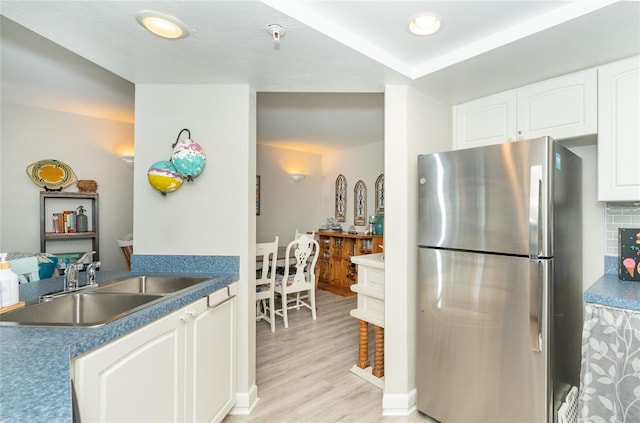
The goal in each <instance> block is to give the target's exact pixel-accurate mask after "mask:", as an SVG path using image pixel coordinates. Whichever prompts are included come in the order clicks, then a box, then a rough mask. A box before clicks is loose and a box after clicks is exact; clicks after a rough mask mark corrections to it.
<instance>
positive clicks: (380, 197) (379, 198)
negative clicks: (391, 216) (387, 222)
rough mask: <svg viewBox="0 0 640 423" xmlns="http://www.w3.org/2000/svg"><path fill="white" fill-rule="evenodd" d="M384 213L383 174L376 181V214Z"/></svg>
mask: <svg viewBox="0 0 640 423" xmlns="http://www.w3.org/2000/svg"><path fill="white" fill-rule="evenodd" d="M380 213H384V173H381V174H380V176H378V179H376V214H380Z"/></svg>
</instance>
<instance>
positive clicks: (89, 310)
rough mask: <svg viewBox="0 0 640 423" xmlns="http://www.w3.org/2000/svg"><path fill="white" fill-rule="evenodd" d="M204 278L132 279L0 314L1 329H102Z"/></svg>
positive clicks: (71, 293) (66, 294)
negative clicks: (59, 327) (22, 327)
mask: <svg viewBox="0 0 640 423" xmlns="http://www.w3.org/2000/svg"><path fill="white" fill-rule="evenodd" d="M209 279H210V278H208V277H204V276H135V277H125V278H120V279H114V280H112V281H107V282H103V283H101V284H100V285H99V286H97V287H95V288H94V287H89V288H86V290H82V291H75V292H69V293H64V294H62V295H54V296H49V298H52V299H51V300H49V301H46V302H40V303H38V304H33V305H30V306H27V307H24V308H21V309H18V310H15V311H10V312H7V313H4V314H0V325H2V326H84V327H93V326H101V325H104V324H106V323H109V322H112V321H114V320H116V319H120V318H122V317H125V316H127V315H129V314H131V313H133V312H135V311H138V310H141V309H143V308H145V307H148V306H150V305H152V304H155V303H157V302H159V301H161V300H162V299H164V298H166V297H168V296H171V295H175V294H178V293H179V292H180V291H182V290H185V289H187V288H191V287H193V286H195V285H197V284H199V283H202V282H204V281H207V280H209ZM46 297H47V296H45V298H46Z"/></svg>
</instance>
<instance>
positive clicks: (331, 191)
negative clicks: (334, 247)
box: [318, 142, 386, 232]
mask: <svg viewBox="0 0 640 423" xmlns="http://www.w3.org/2000/svg"><path fill="white" fill-rule="evenodd" d="M381 173H384V144H383V143H382V142H376V143H372V144H367V145H364V146H361V147H356V148H351V149H346V150H340V151H334V152H328V153H325V154H324V155H323V156H322V174H323V175H324V180H323V182H322V211H321V213H320V221H319V222H318V227H320V225H324V224H326V223H327V217H335V196H336V178H337V177H338V175H339V174H343V175H344V176H345V178H346V179H347V204H346V206H347V210H346V211H347V213H346V219H345V221H344V222H343V223H341V224H342V229H344V230H345V231H346V230H348V229H349V227H350V226H351V225H353V224H354V221H353V217H354V213H353V207H354V198H355V196H354V191H353V190H354V188H355V185H356V182H358V181H359V180H362V181H363V182H364V184H365V185H366V187H367V216H373V215H375V214H376V213H375V212H376V209H375V198H376V197H375V193H376V191H375V182H376V179H377V178H378V176H379V175H380V174H381ZM385 190H386V188H385ZM365 229H366V224H365V225H359V226H356V230H357V231H358V232H364V230H365Z"/></svg>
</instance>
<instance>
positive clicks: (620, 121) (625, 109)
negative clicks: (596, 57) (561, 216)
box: [598, 56, 640, 201]
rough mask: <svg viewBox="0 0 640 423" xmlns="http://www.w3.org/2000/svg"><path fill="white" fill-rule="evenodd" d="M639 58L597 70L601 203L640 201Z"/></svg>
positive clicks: (599, 193)
mask: <svg viewBox="0 0 640 423" xmlns="http://www.w3.org/2000/svg"><path fill="white" fill-rule="evenodd" d="M638 116H640V56H637V57H633V58H631V59H627V60H622V61H619V62H615V63H611V64H609V65H606V66H602V67H601V68H599V69H598V129H599V130H598V200H599V201H640V120H639V118H638Z"/></svg>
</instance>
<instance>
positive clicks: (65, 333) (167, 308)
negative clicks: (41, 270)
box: [0, 256, 238, 422]
mask: <svg viewBox="0 0 640 423" xmlns="http://www.w3.org/2000/svg"><path fill="white" fill-rule="evenodd" d="M174 257H180V256H174ZM177 260H178V261H180V260H179V259H177ZM204 260H205V261H207V259H206V258H205V259H204ZM197 261H198V260H196V262H197ZM169 262H171V261H170V260H169ZM209 262H210V260H209ZM223 262H224V264H225V265H223V266H204V267H203V266H200V267H199V269H198V271H194V268H193V267H192V266H185V267H184V268H182V269H181V270H183V271H180V272H176V271H169V272H168V271H165V272H163V271H162V266H161V267H157V263H156V262H155V259H151V260H148V261H147V260H145V259H144V257H143V258H142V259H140V260H138V264H139V265H138V267H137V268H134V269H135V272H131V273H129V272H98V273H97V281H98V283H101V282H104V281H107V280H112V279H115V278H118V277H121V276H124V275H128V274H132V275H135V274H141V273H144V274H160V275H169V274H180V275H190V274H193V275H198V276H208V277H210V278H211V279H210V280H209V281H206V282H203V283H201V284H198V285H195V286H193V287H192V288H190V289H188V290H184V291H183V292H180V293H178V294H176V295H173V296H169V297H167V298H166V299H165V300H163V301H161V302H159V303H157V304H153V305H151V306H149V307H147V308H144V309H142V310H139V311H137V312H134V313H131V314H130V315H128V316H126V317H123V318H121V319H118V320H115V321H113V322H111V323H108V324H106V325H104V326H100V327H95V328H87V327H65V328H62V327H26V326H20V327H9V326H3V327H0V422H17V421H23V422H24V421H28V422H70V421H71V420H72V407H71V379H70V363H71V359H72V358H74V357H76V356H78V355H80V354H83V353H85V352H87V351H89V350H92V349H94V348H96V347H99V346H101V345H103V344H105V343H107V342H109V341H111V340H113V339H115V338H117V337H120V336H122V335H124V334H126V333H128V332H131V331H132V330H135V329H137V328H139V327H141V326H143V325H145V324H147V323H149V322H151V321H154V320H156V319H158V318H160V317H162V316H165V315H167V314H169V313H171V312H172V311H174V310H177V309H179V308H180V307H183V306H185V305H187V304H189V303H192V302H194V301H196V300H198V299H199V298H202V297H204V296H206V295H208V294H210V293H212V292H214V291H217V290H219V289H221V288H224V287H225V286H227V285H229V284H230V283H232V282H234V281H237V280H238V259H237V257H230V258H226V257H225V258H224V260H223ZM145 263H149V264H152V265H153V266H149V267H147V266H145ZM194 264H195V263H194ZM132 265H133V262H132ZM150 268H153V269H154V271H153V272H150V271H149V269H150ZM170 268H171V269H180V267H179V266H178V267H170ZM215 268H217V269H219V270H220V271H218V272H213V271H212V270H214V269H215ZM189 269H191V270H189ZM203 269H204V272H203V271H202V270H203ZM209 272H211V273H209ZM27 285H28V286H27ZM61 287H62V278H61V277H58V278H51V279H46V280H43V281H39V282H32V283H30V284H26V285H21V288H20V299H21V300H22V301H27V302H29V301H33V300H34V298H35V299H37V297H38V295H42V294H46V293H49V292H53V291H56V290H59V289H61ZM34 296H35V297H34Z"/></svg>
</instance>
